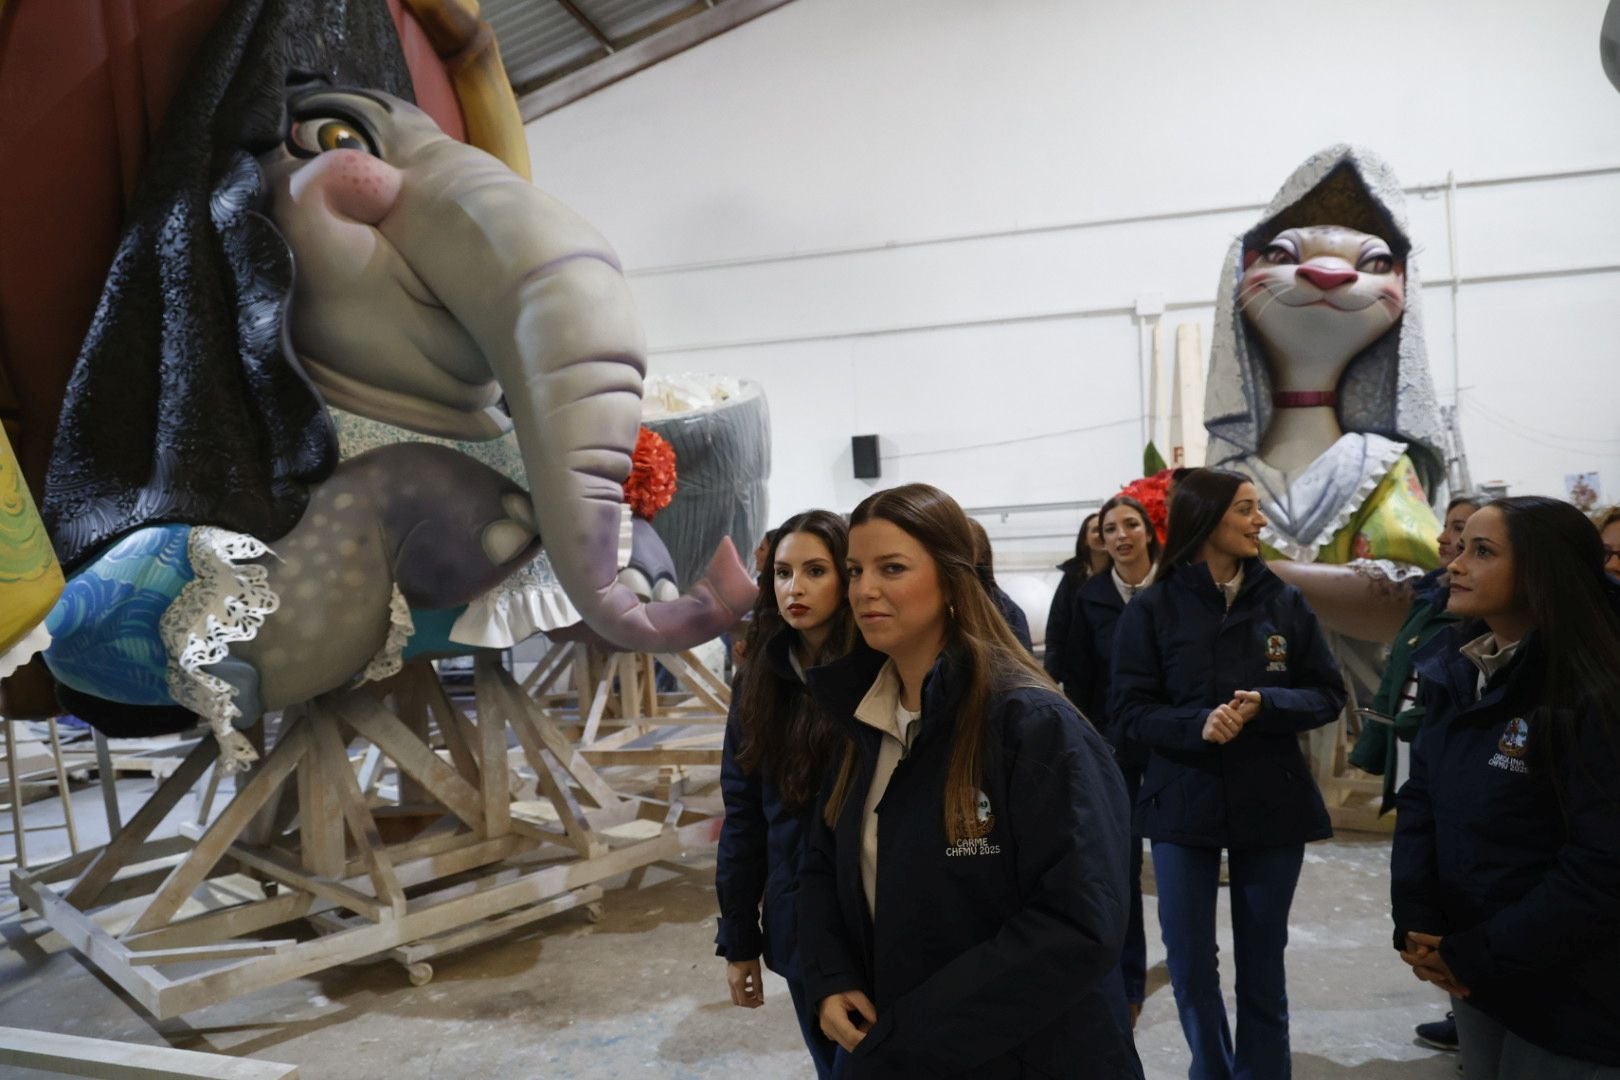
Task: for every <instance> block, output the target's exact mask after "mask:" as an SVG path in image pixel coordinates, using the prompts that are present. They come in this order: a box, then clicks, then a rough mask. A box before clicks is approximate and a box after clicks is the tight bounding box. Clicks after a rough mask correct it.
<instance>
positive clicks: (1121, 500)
mask: <svg viewBox="0 0 1620 1080" xmlns="http://www.w3.org/2000/svg"><path fill="white" fill-rule="evenodd" d="M1191 471H1192V470H1191V469H1183V470H1182V472H1183V473H1188V472H1191ZM1121 506H1123V507H1124V508H1125V509H1127V510H1133V511H1135V512H1136V516H1137V517H1138V518H1140V519H1141V520H1142V529H1143V531H1144V532H1146V533H1147V548H1148V559H1149V561H1151V562H1158V561H1159V554H1160V552H1159V534H1158V532H1157V531H1155V530H1154V528H1153V519H1152V518H1150V517H1148V512H1147V507H1145V506H1143V505H1142V504H1141V503H1139V502H1137V501H1136V500H1135V499H1133V498H1131V497H1130V496H1129V495H1115V496H1114V497H1113V498H1112V499H1109V500H1108V501H1107V502H1105V503H1103V504H1102V509H1100V510H1098V511H1097V517H1098V518H1099V519H1100V522H1099V527H1100V524H1101V523H1103V522H1106V521H1107V520H1108V512H1109V511H1110V510H1117V509H1119V508H1120V507H1121ZM1112 557H1113V556H1112V555H1110V556H1109V558H1112Z"/></svg>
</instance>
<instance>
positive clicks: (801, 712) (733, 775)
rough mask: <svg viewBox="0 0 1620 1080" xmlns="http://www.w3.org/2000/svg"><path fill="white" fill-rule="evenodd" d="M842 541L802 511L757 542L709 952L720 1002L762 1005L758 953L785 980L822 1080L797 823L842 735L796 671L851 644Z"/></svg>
mask: <svg viewBox="0 0 1620 1080" xmlns="http://www.w3.org/2000/svg"><path fill="white" fill-rule="evenodd" d="M848 535H849V534H848V529H847V527H846V526H845V525H844V519H843V518H841V517H839V516H838V515H837V514H833V513H829V512H828V511H826V510H811V511H809V512H807V513H803V514H797V515H795V516H793V517H791V518H788V520H787V521H785V522H783V523H782V526H781V528H779V529H776V530H775V531H774V532H772V533H771V534H769V535H768V536H767V537H766V541H765V544H764V545H763V546H764V552H763V554H762V555H761V556H760V560H761V564H762V570H761V574H760V582H759V585H760V589H759V599H758V600H757V601H756V602H755V604H754V612H753V620H752V624H751V625H752V632H751V634H750V640H751V641H752V642H754V643H755V647H754V648H753V649H752V650H751V651H750V656H749V662H748V663H747V664H746V665H744V666H743V669H742V673H741V674H740V675H739V677H738V680H737V686H736V688H735V691H734V693H733V696H732V702H731V715H730V717H728V718H727V721H726V739H725V752H724V755H723V758H722V761H721V767H720V787H721V792H722V794H723V796H724V799H725V806H726V817H725V824H724V825H723V826H722V827H721V831H720V850H719V856H718V860H717V864H716V867H715V889H716V891H717V892H718V893H719V898H720V925H719V932H718V934H717V935H716V937H715V944H716V946H717V948H716V950H715V951H716V954H717V955H720V956H723V957H725V958H726V961H727V963H726V982H727V985H728V986H729V988H730V991H731V1000H732V1003H733V1004H735V1005H740V1006H742V1007H744V1008H757V1007H759V1006H760V1005H762V1004H764V1001H765V997H764V992H763V988H762V983H761V972H760V956H761V955H762V954H763V956H764V958H765V964H766V966H768V967H769V968H770V969H771V970H772V971H774V972H776V973H777V974H779V975H781V976H782V977H783V978H784V979H786V980H787V984H788V990H789V992H790V993H791V994H792V996H793V1004H794V1007H795V1008H796V1010H797V1011H798V1014H799V1026H800V1028H801V1029H802V1030H803V1033H804V1039H805V1044H806V1045H807V1046H808V1047H809V1049H810V1054H811V1057H812V1058H813V1059H814V1061H815V1064H816V1071H817V1073H818V1074H819V1075H821V1076H824V1077H825V1076H829V1075H831V1069H832V1057H833V1049H834V1048H833V1045H832V1043H831V1042H829V1041H828V1040H827V1039H826V1038H825V1037H824V1036H822V1035H821V1033H820V1030H819V1029H818V1028H817V1026H816V1022H815V1017H814V1015H813V1014H812V1013H811V1012H810V1011H809V1006H810V1003H809V1002H807V1001H806V1000H805V996H804V987H803V981H802V978H801V976H800V970H799V957H798V916H797V912H796V907H795V900H796V896H797V893H798V886H799V880H798V879H799V863H800V858H801V853H802V851H803V846H804V830H805V824H806V821H807V820H808V819H809V817H810V815H811V813H812V812H813V804H814V802H815V797H816V793H817V792H818V790H819V789H820V787H821V784H822V779H823V774H824V773H825V771H826V769H827V767H828V766H829V764H832V763H835V762H836V760H837V757H838V754H839V752H840V751H841V749H842V746H843V742H844V737H843V735H842V734H841V733H840V732H839V731H838V729H837V728H836V727H835V726H834V724H833V723H832V721H831V720H830V719H828V717H827V716H826V714H825V713H823V712H822V710H821V709H819V708H817V706H816V704H815V702H814V701H812V700H811V699H810V695H809V693H808V692H807V691H806V690H805V687H804V672H805V671H806V670H807V669H809V668H811V667H814V666H815V665H817V664H823V663H826V662H828V661H830V660H835V659H837V658H838V657H840V656H843V655H844V654H845V653H847V652H848V651H849V648H850V645H851V643H852V642H853V640H854V623H853V622H852V621H851V619H850V613H849V602H848V599H847V597H846V590H845V578H844V557H845V554H846V551H847V545H848ZM762 901H763V905H764V928H763V932H761V926H760V909H761V902H762Z"/></svg>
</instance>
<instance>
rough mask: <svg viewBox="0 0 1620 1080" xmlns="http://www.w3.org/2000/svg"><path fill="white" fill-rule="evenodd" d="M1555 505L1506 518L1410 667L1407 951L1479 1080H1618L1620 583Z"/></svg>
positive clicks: (1400, 842) (1495, 512)
mask: <svg viewBox="0 0 1620 1080" xmlns="http://www.w3.org/2000/svg"><path fill="white" fill-rule="evenodd" d="M1603 557H1604V552H1603V542H1602V540H1601V538H1600V537H1599V535H1598V531H1597V529H1596V528H1594V527H1593V525H1592V523H1591V521H1589V520H1588V519H1587V518H1586V517H1585V516H1584V515H1582V514H1581V512H1580V511H1578V510H1576V509H1575V508H1574V507H1573V506H1570V505H1569V504H1567V503H1564V502H1560V501H1558V500H1556V499H1547V498H1540V497H1536V496H1524V497H1518V498H1510V499H1497V500H1495V501H1494V502H1491V503H1488V504H1486V505H1485V506H1484V507H1483V508H1482V509H1480V510H1479V511H1478V512H1477V513H1475V514H1474V515H1473V516H1472V517H1470V518H1469V519H1468V524H1467V526H1466V527H1465V528H1464V531H1463V537H1462V551H1461V554H1459V555H1458V556H1457V557H1456V559H1455V560H1454V561H1453V562H1452V563H1451V566H1450V575H1449V582H1450V602H1449V604H1448V610H1449V611H1450V612H1451V613H1452V614H1453V615H1456V616H1458V617H1460V618H1461V619H1462V620H1463V621H1462V622H1461V623H1460V624H1459V625H1457V626H1455V627H1452V628H1451V629H1449V630H1447V631H1446V632H1445V633H1443V634H1442V635H1440V636H1439V637H1438V638H1436V639H1435V640H1433V641H1431V642H1430V643H1429V644H1428V645H1427V646H1425V647H1424V648H1423V649H1422V650H1420V652H1419V653H1418V655H1417V657H1416V666H1417V670H1418V674H1419V676H1420V677H1421V680H1422V681H1421V684H1420V697H1421V701H1422V704H1423V707H1424V714H1423V725H1422V727H1421V728H1420V729H1419V731H1418V734H1417V738H1416V739H1415V740H1414V742H1413V746H1412V771H1411V776H1410V778H1409V779H1408V780H1407V782H1406V784H1405V785H1403V786H1402V788H1401V790H1400V794H1399V796H1398V798H1397V804H1396V805H1397V818H1396V833H1395V848H1394V854H1393V863H1392V873H1391V892H1392V896H1393V899H1394V916H1395V947H1396V948H1397V949H1399V950H1400V952H1401V958H1402V959H1403V960H1405V961H1406V963H1407V964H1409V965H1411V967H1412V971H1413V974H1415V975H1416V976H1417V977H1418V978H1420V979H1423V980H1425V981H1427V982H1431V983H1434V984H1435V985H1436V986H1438V987H1440V988H1441V989H1442V990H1445V991H1447V992H1448V993H1450V994H1451V995H1452V1000H1453V1010H1454V1012H1455V1014H1456V1019H1457V1033H1458V1038H1459V1040H1460V1042H1461V1049H1462V1056H1463V1068H1464V1071H1465V1072H1466V1073H1467V1075H1468V1077H1469V1080H1498V1078H1500V1080H1532V1078H1533V1080H1565V1078H1575V1077H1579V1078H1581V1080H1614V1078H1616V1077H1620V983H1617V982H1616V981H1615V973H1616V972H1617V971H1620V617H1617V614H1616V612H1617V606H1620V597H1617V595H1616V593H1617V591H1620V583H1617V582H1615V581H1614V580H1613V579H1611V578H1608V577H1606V576H1605V574H1604V571H1603Z"/></svg>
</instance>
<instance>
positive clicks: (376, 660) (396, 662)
mask: <svg viewBox="0 0 1620 1080" xmlns="http://www.w3.org/2000/svg"><path fill="white" fill-rule="evenodd" d="M414 633H416V623H415V622H414V621H412V619H411V605H409V604H407V603H406V602H405V594H404V593H402V592H400V591H399V585H398V584H396V585H395V586H394V595H393V596H392V597H390V598H389V601H388V639H387V640H386V641H384V642H383V646H382V648H381V649H378V650H377V655H376V656H373V657H372V658H371V662H370V663H368V664H367V665H366V670H365V671H363V672H361V673H360V680H359V681H360V682H362V683H368V682H380V681H381V680H383V679H386V678H389V677H390V676H393V675H397V674H399V669H400V668H402V667H404V666H405V643H406V642H408V641H410V640H411V635H412V634H414ZM356 685H358V684H356Z"/></svg>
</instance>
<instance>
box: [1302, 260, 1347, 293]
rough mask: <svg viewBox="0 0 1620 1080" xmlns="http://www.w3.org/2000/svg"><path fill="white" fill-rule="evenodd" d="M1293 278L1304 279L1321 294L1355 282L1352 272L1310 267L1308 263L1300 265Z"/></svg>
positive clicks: (1324, 267)
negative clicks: (1320, 291) (1319, 290)
mask: <svg viewBox="0 0 1620 1080" xmlns="http://www.w3.org/2000/svg"><path fill="white" fill-rule="evenodd" d="M1294 276H1295V277H1302V278H1304V279H1305V280H1306V281H1308V282H1310V283H1311V284H1312V285H1315V286H1316V287H1317V288H1318V289H1321V290H1322V291H1323V292H1327V291H1328V290H1329V289H1336V288H1338V287H1339V286H1340V285H1347V284H1349V283H1350V282H1352V281H1354V280H1356V272H1355V271H1354V270H1336V269H1334V268H1333V267H1329V266H1312V265H1311V264H1310V263H1303V264H1301V266H1300V268H1299V269H1298V270H1296V271H1294Z"/></svg>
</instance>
